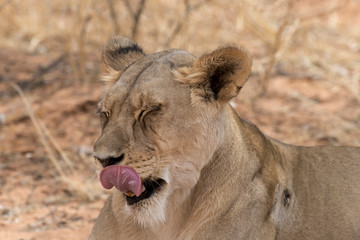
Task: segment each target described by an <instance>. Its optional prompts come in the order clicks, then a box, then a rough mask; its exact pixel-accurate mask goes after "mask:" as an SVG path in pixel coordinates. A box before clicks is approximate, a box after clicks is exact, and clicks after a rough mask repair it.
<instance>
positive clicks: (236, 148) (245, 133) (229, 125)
mask: <svg viewBox="0 0 360 240" xmlns="http://www.w3.org/2000/svg"><path fill="white" fill-rule="evenodd" d="M224 111H225V112H224V114H225V116H226V117H225V124H224V129H223V130H224V136H223V140H222V141H221V142H222V143H221V144H220V145H219V146H218V148H217V149H216V151H215V153H214V156H213V157H212V159H211V160H210V161H209V163H208V164H207V165H206V166H205V167H204V168H203V169H202V170H201V174H200V179H199V181H198V183H197V184H196V186H195V188H194V189H193V190H192V193H191V194H190V196H189V199H188V200H187V203H186V204H187V206H186V209H189V213H188V215H187V219H186V220H185V221H184V222H185V226H184V228H182V229H185V231H183V233H182V235H181V236H180V238H181V239H192V238H195V239H207V238H208V237H210V238H211V235H212V234H216V231H217V230H216V229H218V228H219V227H222V228H224V227H225V228H229V231H234V229H235V230H236V231H234V234H235V233H236V235H234V238H236V236H237V234H239V233H240V232H244V231H248V230H249V229H246V228H244V226H252V224H248V223H247V224H245V221H247V222H249V221H252V219H269V216H265V215H264V213H267V214H268V215H270V212H271V208H272V205H273V201H274V200H273V199H272V198H271V197H268V196H273V193H274V192H275V190H276V187H277V185H278V171H279V168H280V164H278V163H277V162H276V159H277V155H279V154H281V148H282V145H281V144H280V143H279V144H278V143H276V142H274V141H273V140H271V139H268V138H267V137H265V136H264V135H263V134H262V133H261V132H260V131H259V129H258V128H257V127H256V126H254V125H253V124H251V123H249V122H247V121H245V120H242V119H240V118H239V117H238V116H237V114H236V113H235V111H234V110H233V109H232V108H231V107H230V106H228V107H226V109H225V110H224ZM239 199H241V202H240V201H239ZM264 203H265V204H264ZM249 205H253V206H254V207H253V208H249V207H248V206H249ZM264 208H266V209H264ZM233 215H237V216H233ZM259 215H260V216H259ZM234 217H235V218H237V219H242V220H240V222H241V221H244V224H239V222H236V223H234V222H231V221H230V220H229V219H234ZM259 217H260V218H259ZM208 219H212V220H211V222H209V220H208ZM186 222H188V223H191V226H190V225H189V226H187V225H186ZM219 222H221V223H223V224H221V226H218V223H219ZM194 224H195V225H197V226H194ZM264 224H268V225H269V226H268V228H270V229H275V228H274V227H273V226H272V225H271V224H272V223H270V221H269V222H267V223H264ZM270 225H271V226H270ZM186 229H189V231H187V230H186ZM249 231H250V230H249ZM259 234H260V233H259ZM274 234H275V233H274ZM259 236H260V235H259Z"/></svg>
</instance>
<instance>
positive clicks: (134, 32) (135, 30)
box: [124, 0, 146, 40]
mask: <svg viewBox="0 0 360 240" xmlns="http://www.w3.org/2000/svg"><path fill="white" fill-rule="evenodd" d="M124 2H125V6H126V8H127V9H128V11H129V13H130V15H131V16H132V18H133V20H134V24H133V27H132V30H131V38H132V39H134V40H136V37H137V34H138V28H139V22H140V17H141V14H142V13H143V11H144V9H145V2H146V0H141V1H140V3H139V5H138V7H137V9H136V11H134V10H133V9H132V7H131V5H130V2H129V0H124Z"/></svg>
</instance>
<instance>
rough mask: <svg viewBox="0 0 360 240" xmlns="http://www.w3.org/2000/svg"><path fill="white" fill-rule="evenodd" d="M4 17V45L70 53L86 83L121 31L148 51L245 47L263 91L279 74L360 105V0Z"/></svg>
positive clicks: (18, 9)
mask: <svg viewBox="0 0 360 240" xmlns="http://www.w3.org/2000/svg"><path fill="white" fill-rule="evenodd" d="M0 11H1V12H0V13H1V15H0V20H1V21H0V44H1V45H3V46H8V47H9V46H10V47H14V48H18V47H19V46H21V48H25V49H26V50H28V51H30V52H43V53H46V52H52V51H60V52H65V53H67V56H68V59H69V60H70V62H71V63H72V66H73V68H74V69H75V70H76V73H77V78H78V79H79V80H84V79H85V72H86V64H87V62H86V56H87V54H89V53H93V52H94V51H95V52H96V53H98V52H99V51H100V49H101V46H102V44H103V43H104V41H106V39H108V38H109V37H110V36H112V35H115V34H118V33H120V34H123V35H126V36H129V37H132V38H134V39H136V40H137V41H138V42H139V43H140V44H141V45H143V46H145V48H146V50H147V51H149V52H151V51H156V50H160V49H164V48H168V47H180V48H184V49H187V50H189V51H191V52H193V53H195V54H200V53H202V52H204V51H208V50H209V49H213V48H216V47H217V46H218V45H219V44H224V43H237V44H243V45H245V46H246V47H247V48H249V49H250V51H251V53H252V55H253V56H254V74H255V75H258V76H259V77H260V78H261V79H262V83H263V84H264V86H266V83H267V81H268V79H269V77H270V76H271V75H272V74H277V73H282V74H284V73H285V74H290V75H293V76H296V77H305V78H309V77H311V78H322V79H328V80H331V81H334V83H335V84H340V85H344V86H346V87H348V88H349V89H350V90H351V92H352V93H353V94H354V96H356V98H357V99H358V100H359V101H360V92H359V91H360V90H359V89H360V87H359V84H360V83H359V81H360V80H359V78H360V77H359V76H360V68H359V67H358V66H359V63H360V54H359V51H360V29H359V28H358V27H357V26H356V24H353V23H354V22H356V20H358V21H359V20H360V17H359V16H357V15H358V14H357V12H358V11H360V6H359V4H358V3H357V1H356V0H329V1H317V2H316V4H314V2H312V1H301V2H299V1H294V0H256V1H250V0H241V1H231V0H222V1H220V0H212V1H211V0H198V1H187V0H184V1H175V0H172V1H165V0H156V1H155V0H147V1H145V0H136V1H128V0H122V1H114V0H108V1H100V0H78V1H72V0H61V1H60V0H53V1H45V0H27V1H20V0H3V1H2V3H0Z"/></svg>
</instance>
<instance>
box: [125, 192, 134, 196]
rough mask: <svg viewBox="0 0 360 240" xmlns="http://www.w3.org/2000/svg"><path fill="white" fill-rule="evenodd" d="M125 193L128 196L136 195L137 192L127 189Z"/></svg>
mask: <svg viewBox="0 0 360 240" xmlns="http://www.w3.org/2000/svg"><path fill="white" fill-rule="evenodd" d="M125 195H126V196H128V197H133V196H135V194H134V193H133V192H131V191H127V192H126V193H125Z"/></svg>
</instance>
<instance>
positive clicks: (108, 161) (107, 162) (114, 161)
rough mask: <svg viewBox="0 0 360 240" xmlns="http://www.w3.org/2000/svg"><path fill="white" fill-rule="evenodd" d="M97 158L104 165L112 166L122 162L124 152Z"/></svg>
mask: <svg viewBox="0 0 360 240" xmlns="http://www.w3.org/2000/svg"><path fill="white" fill-rule="evenodd" d="M95 158H96V159H97V160H98V161H99V162H100V163H101V165H102V166H103V167H107V166H111V165H115V164H118V163H120V162H121V161H122V160H123V159H124V154H121V155H120V156H118V157H109V158H99V157H96V156H95Z"/></svg>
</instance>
